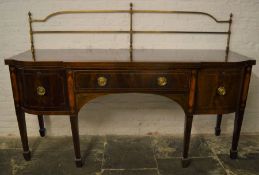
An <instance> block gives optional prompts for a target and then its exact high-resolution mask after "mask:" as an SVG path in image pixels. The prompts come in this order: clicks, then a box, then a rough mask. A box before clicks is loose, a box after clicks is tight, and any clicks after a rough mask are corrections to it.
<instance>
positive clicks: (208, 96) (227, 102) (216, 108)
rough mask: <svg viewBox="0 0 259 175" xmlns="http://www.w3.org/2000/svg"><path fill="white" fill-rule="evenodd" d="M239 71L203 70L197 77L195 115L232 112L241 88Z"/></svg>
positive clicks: (240, 72)
mask: <svg viewBox="0 0 259 175" xmlns="http://www.w3.org/2000/svg"><path fill="white" fill-rule="evenodd" d="M241 79H242V71H241V70H204V71H200V73H199V76H198V89H197V90H198V94H197V103H196V107H197V109H196V110H197V113H204V112H206V113H209V111H210V112H211V113H221V112H222V113H225V112H226V111H227V113H228V111H229V112H234V111H235V110H236V106H237V103H238V100H239V99H238V97H239V92H240V88H241Z"/></svg>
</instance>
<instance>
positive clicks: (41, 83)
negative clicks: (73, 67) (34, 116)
mask: <svg viewBox="0 0 259 175" xmlns="http://www.w3.org/2000/svg"><path fill="white" fill-rule="evenodd" d="M65 82H66V79H65V71H63V70H56V69H55V70H49V69H48V70H44V69H42V70H21V86H22V87H21V91H22V93H21V94H22V103H23V106H24V107H26V108H30V109H36V110H57V111H60V110H65V109H66V108H67V93H66V88H65Z"/></svg>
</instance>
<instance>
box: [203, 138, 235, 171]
mask: <svg viewBox="0 0 259 175" xmlns="http://www.w3.org/2000/svg"><path fill="white" fill-rule="evenodd" d="M205 143H206V144H207V145H208V147H209V148H210V149H211V151H212V154H213V155H214V156H213V157H214V158H215V159H216V160H217V161H218V162H219V164H220V166H221V167H222V168H223V169H224V171H225V172H226V174H227V175H236V174H235V173H234V172H232V171H230V170H229V169H227V168H226V167H225V166H224V164H223V162H222V161H221V160H220V158H219V157H218V155H217V153H216V151H215V150H214V148H213V147H211V146H209V144H208V142H207V140H206V139H205ZM229 171H230V172H231V174H229Z"/></svg>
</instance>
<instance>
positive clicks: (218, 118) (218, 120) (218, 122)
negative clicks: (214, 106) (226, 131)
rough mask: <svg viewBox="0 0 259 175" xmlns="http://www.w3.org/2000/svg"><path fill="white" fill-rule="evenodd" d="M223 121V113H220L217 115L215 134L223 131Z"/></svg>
mask: <svg viewBox="0 0 259 175" xmlns="http://www.w3.org/2000/svg"><path fill="white" fill-rule="evenodd" d="M221 121H222V114H218V115H217V122H216V127H215V135H216V136H219V135H220V133H221V129H220V126H221Z"/></svg>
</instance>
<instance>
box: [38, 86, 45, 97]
mask: <svg viewBox="0 0 259 175" xmlns="http://www.w3.org/2000/svg"><path fill="white" fill-rule="evenodd" d="M45 93H46V90H45V88H44V87H42V86H39V87H37V94H38V95H39V96H43V95H45Z"/></svg>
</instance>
